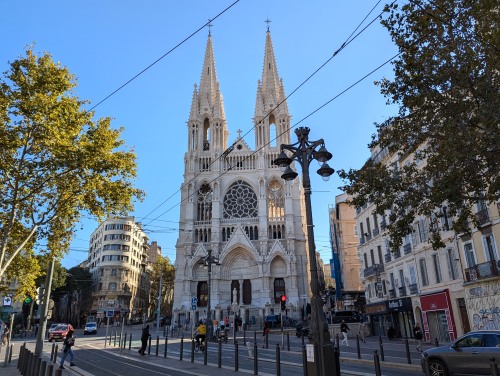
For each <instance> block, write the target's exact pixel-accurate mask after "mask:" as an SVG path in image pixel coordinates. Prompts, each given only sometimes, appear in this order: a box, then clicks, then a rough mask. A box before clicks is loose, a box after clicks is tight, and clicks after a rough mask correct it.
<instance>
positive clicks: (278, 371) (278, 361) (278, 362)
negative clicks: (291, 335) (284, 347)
mask: <svg viewBox="0 0 500 376" xmlns="http://www.w3.org/2000/svg"><path fill="white" fill-rule="evenodd" d="M288 344H290V342H288ZM276 376H281V358H280V344H279V343H277V344H276Z"/></svg>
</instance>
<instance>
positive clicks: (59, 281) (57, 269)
mask: <svg viewBox="0 0 500 376" xmlns="http://www.w3.org/2000/svg"><path fill="white" fill-rule="evenodd" d="M35 257H36V259H37V261H38V265H40V273H41V274H40V276H39V277H38V278H37V279H36V281H35V282H36V286H37V287H40V286H42V284H45V278H46V276H47V272H48V270H49V264H50V262H51V257H50V255H49V254H40V255H36V256H35ZM66 274H67V273H66V268H64V267H63V266H62V265H61V261H60V260H55V261H54V273H53V275H52V290H54V289H57V288H58V287H61V286H64V285H65V284H66Z"/></svg>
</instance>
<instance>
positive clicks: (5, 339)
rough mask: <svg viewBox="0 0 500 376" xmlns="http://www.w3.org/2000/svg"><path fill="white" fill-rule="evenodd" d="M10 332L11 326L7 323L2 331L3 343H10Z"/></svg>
mask: <svg viewBox="0 0 500 376" xmlns="http://www.w3.org/2000/svg"><path fill="white" fill-rule="evenodd" d="M9 333H10V330H9V327H8V326H7V324H5V325H4V327H3V333H2V345H8V344H9Z"/></svg>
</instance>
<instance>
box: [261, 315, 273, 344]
mask: <svg viewBox="0 0 500 376" xmlns="http://www.w3.org/2000/svg"><path fill="white" fill-rule="evenodd" d="M270 331H271V327H270V326H269V323H268V322H267V321H264V328H263V329H262V347H266V338H267V335H268V334H269V332H270Z"/></svg>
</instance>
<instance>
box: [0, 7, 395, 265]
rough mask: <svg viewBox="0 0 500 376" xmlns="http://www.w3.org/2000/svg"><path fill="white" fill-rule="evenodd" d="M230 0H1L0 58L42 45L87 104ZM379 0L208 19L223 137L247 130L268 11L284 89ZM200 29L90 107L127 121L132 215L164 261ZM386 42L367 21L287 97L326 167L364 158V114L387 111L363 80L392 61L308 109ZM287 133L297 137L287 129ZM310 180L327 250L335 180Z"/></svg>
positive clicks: (231, 12) (83, 236) (383, 57)
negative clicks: (135, 197)
mask: <svg viewBox="0 0 500 376" xmlns="http://www.w3.org/2000/svg"><path fill="white" fill-rule="evenodd" d="M233 2H234V0H224V1H222V0H216V1H206V0H205V1H202V0H191V1H160V0H155V1H153V0H150V1H148V0H146V1H140V2H139V1H128V0H126V1H123V0H120V1H118V0H107V1H103V0H100V1H98V0H86V1H62V0H58V1H55V0H52V1H22V0H19V1H4V2H2V15H3V17H2V22H1V24H0V28H1V29H2V30H1V33H0V69H1V71H2V72H3V71H6V70H7V68H8V62H9V61H12V60H14V59H16V58H17V57H18V56H19V55H22V54H24V49H25V46H26V45H28V44H32V43H34V42H35V43H36V47H35V51H37V52H40V51H47V52H49V53H50V54H52V56H53V58H54V60H55V61H59V62H61V64H62V65H64V66H66V67H68V68H69V70H70V71H71V72H72V73H73V74H74V75H75V76H76V77H77V80H78V87H77V89H76V90H75V91H76V94H77V95H78V96H79V97H80V98H82V99H88V100H90V101H91V104H90V105H89V106H88V107H87V108H90V107H92V106H94V105H96V104H97V103H99V102H100V101H101V100H103V99H104V98H106V97H107V96H108V95H110V94H111V93H112V92H114V91H115V90H116V89H118V88H119V87H120V86H122V85H123V84H125V83H126V82H127V81H128V80H130V79H131V78H132V77H134V76H135V75H137V74H138V73H139V72H141V71H142V70H144V69H145V68H147V67H148V66H149V65H151V64H152V63H154V62H155V61H156V60H158V59H159V58H160V57H162V56H163V55H165V54H166V53H167V52H168V51H169V50H171V49H172V48H173V47H175V46H176V45H177V44H179V43H180V42H182V41H183V40H184V39H186V38H187V37H189V36H190V35H191V34H193V33H194V32H195V31H196V30H198V29H199V28H200V27H202V26H203V25H204V24H205V23H207V21H208V20H209V19H214V18H215V17H216V16H217V15H218V14H219V13H221V12H222V11H223V10H224V9H226V8H227V7H229V6H230V5H231V4H233ZM383 5H384V3H383V2H380V3H378V4H377V1H331V0H316V1H311V2H305V1H299V0H288V1H286V0H275V1H269V0H268V1H263V0H240V1H238V2H236V4H234V5H233V6H231V7H230V8H229V9H228V10H226V11H225V12H224V13H223V14H222V15H220V16H219V17H218V18H217V19H215V20H214V21H212V24H213V26H212V31H211V32H212V37H213V45H214V52H215V63H216V69H217V76H218V79H219V82H220V87H221V91H222V94H223V96H224V104H225V110H226V118H227V124H228V129H229V132H230V135H229V140H230V142H232V141H234V140H235V139H236V137H237V132H236V131H237V130H238V129H241V130H242V131H243V134H245V133H246V132H247V131H249V130H251V128H252V126H253V123H252V116H253V113H254V108H255V94H256V89H257V80H258V79H260V77H261V74H262V64H263V58H264V44H265V34H266V23H265V22H264V21H265V20H266V19H267V18H269V19H270V20H271V23H270V30H271V36H272V39H273V45H274V50H275V56H276V61H277V65H278V72H279V75H280V76H281V77H282V78H283V81H284V84H285V91H286V94H290V93H291V92H292V91H294V90H295V89H296V88H297V87H298V86H299V85H300V84H301V83H303V81H304V80H306V78H307V77H309V76H310V75H311V74H312V73H313V72H314V71H315V70H316V69H318V68H319V67H320V66H321V65H322V64H324V63H325V62H326V61H327V60H328V59H329V58H330V57H331V56H332V54H333V53H334V51H336V50H337V49H338V48H339V47H340V46H341V45H342V43H344V42H345V41H346V40H347V38H348V37H349V36H350V35H351V33H352V32H353V31H354V30H355V29H356V27H357V26H358V25H359V24H360V23H361V21H362V20H363V19H364V18H365V17H366V15H367V14H368V13H369V11H370V10H371V9H372V8H373V7H374V6H375V9H374V11H373V12H372V13H371V14H370V15H369V16H368V18H367V20H366V21H365V22H364V23H363V25H362V26H361V28H359V29H358V32H359V31H361V29H362V28H363V27H364V26H366V25H367V24H368V23H369V22H370V21H372V20H373V19H374V18H375V17H376V16H377V15H378V14H379V13H380V12H381V10H382V8H383ZM207 34H208V30H207V28H204V29H203V30H201V31H199V32H197V33H196V34H195V35H193V36H192V37H191V38H189V39H188V40H187V41H185V42H184V43H182V44H181V45H180V46H179V47H177V48H176V49H175V50H174V51H172V52H171V53H169V54H168V55H167V56H165V57H164V58H162V59H161V60H159V61H158V62H157V63H156V64H154V65H153V66H152V67H150V68H149V69H147V70H146V71H145V72H144V73H142V74H141V75H140V76H139V77H138V78H136V79H135V80H133V81H132V82H131V83H129V84H127V85H126V86H125V87H124V88H122V89H121V90H119V91H118V92H117V93H115V94H113V95H112V96H111V97H109V98H108V99H106V100H105V101H104V102H102V103H100V104H99V105H98V106H97V107H96V108H95V113H96V114H95V116H96V119H97V118H99V117H104V116H110V117H112V118H114V121H113V124H114V126H115V127H124V128H125V131H124V133H123V135H122V137H123V139H124V140H125V142H126V144H127V145H128V146H130V147H133V149H134V150H135V152H136V153H137V162H138V179H137V182H136V185H137V186H138V187H139V188H141V189H143V190H145V191H146V194H147V196H146V198H145V200H144V202H142V203H137V204H136V206H135V212H134V213H130V214H131V215H135V216H136V219H137V220H138V221H142V222H143V223H144V224H146V227H145V230H146V231H147V233H148V235H149V237H150V239H151V240H156V241H158V243H159V244H160V245H161V246H162V248H163V255H164V256H168V257H169V258H170V259H171V260H172V261H173V260H175V242H176V239H177V235H178V232H177V229H178V220H179V206H178V204H179V200H180V194H179V188H180V187H181V184H182V181H183V168H184V162H183V158H184V153H185V151H186V149H187V129H186V121H187V119H188V116H189V109H190V105H191V96H192V92H193V85H194V84H195V83H196V84H199V81H200V76H201V69H202V64H203V56H204V51H205V45H206V40H207ZM396 53H397V51H396V47H395V46H394V45H393V43H392V42H391V40H390V37H389V35H388V33H387V31H386V30H385V29H384V28H383V27H382V26H381V25H380V23H379V21H378V20H377V21H375V22H374V23H373V24H372V25H371V26H370V27H368V28H367V29H366V30H365V31H364V32H362V33H361V34H360V35H359V36H358V37H357V38H356V39H355V40H353V41H352V42H351V43H350V44H349V45H348V46H347V47H346V48H344V49H343V50H342V51H341V52H339V53H338V54H337V55H336V56H335V57H334V58H333V59H331V61H329V62H328V63H327V64H326V65H325V66H324V67H323V68H322V69H321V70H320V71H319V72H318V73H316V74H315V75H314V76H313V77H312V78H311V79H310V80H309V81H308V82H307V83H305V84H304V85H303V86H302V87H301V88H300V89H299V90H297V91H296V92H295V93H294V94H293V95H292V96H291V97H290V98H289V99H288V107H289V110H290V113H291V115H292V122H291V124H292V125H297V126H308V127H309V128H311V133H310V138H311V139H313V140H315V139H319V138H323V139H324V140H325V144H326V147H327V149H328V150H329V151H330V152H331V153H332V154H333V158H332V160H331V161H330V163H329V164H330V166H331V167H333V168H334V169H335V170H339V169H342V168H344V169H349V168H351V167H354V168H359V167H361V165H362V164H363V163H364V162H365V161H366V159H367V158H368V157H369V150H368V149H367V144H368V143H369V142H370V137H371V135H372V133H373V132H374V130H375V126H374V125H373V123H375V122H381V121H383V120H384V119H385V118H387V116H389V115H391V114H393V113H394V112H395V108H394V107H390V106H387V105H386V100H385V98H384V97H383V96H382V95H381V94H380V92H379V89H378V88H377V87H376V86H375V85H374V83H373V82H374V81H375V80H379V79H381V78H382V77H389V78H390V77H392V68H391V65H390V64H387V65H385V66H384V67H383V68H381V69H380V70H378V71H377V72H375V73H374V74H372V75H371V76H369V77H368V78H367V79H365V80H364V81H362V82H361V83H360V84H358V85H356V86H355V87H353V88H352V89H350V90H348V91H347V92H346V93H344V94H343V95H341V96H340V97H338V98H337V99H335V100H333V101H331V102H330V103H329V104H328V105H326V106H324V107H323V108H321V109H320V110H318V111H317V112H315V113H314V114H312V115H311V116H309V115H310V114H311V113H313V112H314V111H315V110H317V109H318V108H319V107H321V106H322V105H323V104H325V103H326V102H328V101H330V100H331V99H332V98H334V97H335V96H337V95H338V94H339V93H341V92H342V91H343V90H345V89H347V88H348V87H349V86H350V85H352V84H354V83H355V82H356V81H358V80H359V79H361V78H362V77H363V76H365V75H366V74H368V73H369V72H370V71H372V70H373V69H375V68H377V67H378V66H379V65H381V64H383V63H384V62H385V61H387V60H388V59H390V58H391V57H392V56H394V55H395V54H396ZM307 116H309V117H308V118H307V119H306V120H303V119H304V118H306V117H307ZM253 140H254V136H253V132H250V134H249V135H248V136H246V138H245V141H247V143H249V145H251V146H253V143H254V142H253ZM292 140H294V141H295V140H296V139H295V135H294V134H292ZM313 163H314V162H313ZM313 167H314V166H313ZM318 168H319V166H318ZM311 184H312V189H313V195H312V204H313V216H314V225H315V238H316V243H317V250H318V251H319V252H320V253H321V256H322V258H323V260H325V261H328V259H329V258H330V254H331V250H330V247H329V242H328V236H329V232H328V231H329V230H328V206H329V205H332V204H333V203H334V202H335V196H336V195H337V194H340V193H341V192H340V190H339V189H338V187H339V186H340V185H341V184H342V182H341V181H340V179H339V178H338V176H337V175H336V174H335V175H334V176H332V178H331V179H330V180H329V181H328V182H324V181H323V180H322V179H321V178H320V177H319V176H314V177H312V182H311ZM153 211H154V212H153ZM151 212H153V213H151ZM145 216H147V218H144V217H145ZM157 217H158V218H157ZM156 218H157V219H156ZM152 219H156V220H154V221H152ZM96 226H97V222H95V221H94V220H92V219H85V220H84V221H82V222H81V223H80V224H79V225H78V226H77V228H76V232H75V239H74V240H73V242H72V245H71V250H70V252H69V254H68V255H67V256H66V257H65V258H64V259H63V265H64V266H65V267H68V268H69V267H72V266H74V265H76V264H77V263H79V262H81V261H83V260H84V259H86V258H87V249H88V245H89V236H90V234H91V233H92V231H93V230H94V229H95V227H96Z"/></svg>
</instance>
